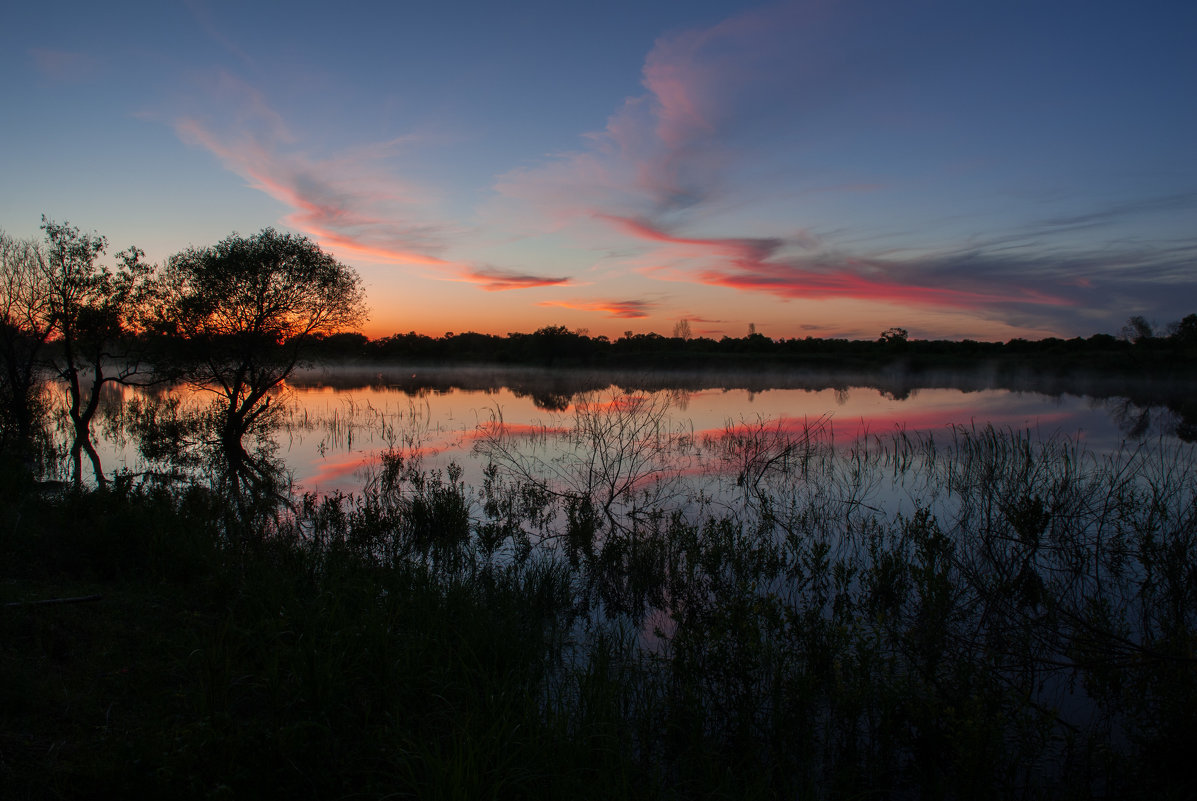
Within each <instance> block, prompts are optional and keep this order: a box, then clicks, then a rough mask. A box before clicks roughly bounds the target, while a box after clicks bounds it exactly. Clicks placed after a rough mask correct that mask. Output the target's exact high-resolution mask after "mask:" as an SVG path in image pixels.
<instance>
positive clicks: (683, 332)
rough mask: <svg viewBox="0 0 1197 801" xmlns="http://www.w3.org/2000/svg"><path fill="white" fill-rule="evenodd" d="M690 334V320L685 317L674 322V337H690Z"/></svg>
mask: <svg viewBox="0 0 1197 801" xmlns="http://www.w3.org/2000/svg"><path fill="white" fill-rule="evenodd" d="M690 336H691V334H690V321H689V320H687V319H686V318H685V317H683V318H682V319H680V320H678V321H677V322H676V323H674V324H673V338H674V339H689V338H690Z"/></svg>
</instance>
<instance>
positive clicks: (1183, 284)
mask: <svg viewBox="0 0 1197 801" xmlns="http://www.w3.org/2000/svg"><path fill="white" fill-rule="evenodd" d="M8 17H9V18H8V19H6V24H5V26H4V33H3V34H2V36H3V38H4V43H5V47H4V49H3V53H2V54H0V59H2V60H3V64H4V69H3V79H2V80H3V86H4V90H5V97H6V99H7V102H6V104H5V109H4V112H3V114H4V116H5V120H4V131H5V133H4V145H5V146H4V148H2V149H0V159H2V160H3V174H4V184H5V192H4V193H3V197H2V198H0V228H2V229H3V230H4V231H6V232H8V233H9V234H12V235H14V236H21V237H33V236H38V235H39V231H38V224H39V222H40V219H41V215H42V214H46V215H47V216H49V217H50V218H51V219H54V220H58V221H69V222H71V223H72V224H75V225H78V226H80V227H81V228H83V229H85V230H96V231H99V232H100V233H102V234H104V235H106V236H107V237H108V238H109V240H110V241H111V243H112V245H113V247H112V248H111V252H115V251H117V250H120V249H122V248H125V247H128V246H129V245H137V246H139V247H142V248H144V249H145V250H146V251H147V254H148V257H149V258H150V259H151V260H154V261H162V260H164V259H165V258H167V257H168V256H170V255H171V254H172V253H175V252H177V251H180V250H183V249H185V248H187V247H190V246H207V245H210V244H213V243H214V242H216V241H217V240H219V239H221V238H223V237H224V236H226V235H228V234H229V233H231V232H233V231H238V232H240V233H243V234H249V233H253V232H255V231H258V230H260V229H262V228H264V227H267V226H275V227H278V228H281V229H285V230H290V231H295V232H298V233H302V234H305V235H307V236H309V237H311V238H312V239H313V240H315V241H317V242H318V243H319V244H320V245H321V247H323V248H324V249H326V250H327V251H329V252H331V253H332V254H334V255H335V256H336V257H337V258H338V259H340V260H341V261H343V262H345V263H347V264H349V265H351V266H353V267H354V268H355V269H356V270H357V271H358V272H359V274H360V275H361V276H362V278H363V280H364V282H365V285H366V290H367V295H368V299H369V304H370V307H371V315H370V320H369V322H368V323H367V324H366V326H365V328H364V333H366V334H367V335H369V336H371V337H379V336H387V335H389V334H392V333H396V332H407V331H416V332H419V333H424V334H430V335H434V336H439V335H441V334H443V333H445V332H447V331H454V332H464V331H478V332H482V333H498V334H503V333H507V332H512V331H532V330H535V329H537V328H541V327H543V326H548V325H564V326H566V327H568V328H570V329H575V330H582V329H584V330H586V331H588V332H589V333H590V334H591V335H595V336H597V335H607V336H611V337H617V336H621V335H623V333H624V332H625V331H629V330H630V331H633V332H634V333H645V332H650V331H655V332H658V333H662V334H665V335H668V334H669V333H670V332H671V331H672V330H673V329H674V326H675V325H676V324H677V323H678V322H679V321H681V320H686V321H687V322H688V325H689V328H690V330H691V331H692V332H693V333H694V334H695V335H703V336H713V337H716V338H718V337H720V336H725V335H726V336H733V337H740V336H744V334H745V333H746V331H747V330H748V327H749V325H750V324H751V325H753V326H754V327H755V330H756V331H758V332H760V333H762V334H764V335H766V336H769V337H774V338H780V337H785V338H789V337H806V336H815V337H849V338H875V337H876V336H877V334H878V332H880V331H882V330H884V329H887V328H889V327H891V326H902V327H904V328H906V329H908V330H909V331H910V334H911V336H913V337H916V338H953V339H959V338H974V339H988V340H992V339H1002V340H1005V339H1009V338H1012V337H1025V338H1041V337H1045V336H1065V337H1070V336H1078V335H1079V336H1088V335H1090V334H1093V333H1100V332H1106V333H1116V332H1117V331H1118V329H1119V327H1120V326H1121V325H1122V323H1123V322H1124V321H1125V320H1126V319H1127V317H1128V316H1130V315H1143V316H1145V317H1146V318H1148V319H1149V320H1152V321H1153V322H1156V323H1158V324H1160V325H1163V324H1165V323H1167V322H1169V321H1172V320H1176V319H1179V318H1181V317H1183V316H1185V315H1186V314H1189V313H1192V312H1193V311H1194V310H1195V306H1197V304H1195V303H1194V301H1195V299H1197V269H1194V256H1195V254H1197V233H1195V231H1194V227H1193V224H1192V223H1193V219H1194V214H1195V212H1197V159H1194V158H1193V154H1192V142H1193V141H1197V105H1195V104H1194V103H1193V102H1192V99H1191V94H1192V92H1191V89H1192V78H1193V76H1194V75H1197V50H1195V49H1194V48H1193V47H1192V37H1193V34H1194V32H1197V11H1195V10H1194V6H1192V5H1191V4H1184V3H1170V2H1168V3H1156V4H1151V6H1150V7H1148V8H1142V9H1138V10H1134V11H1132V10H1130V9H1129V7H1118V6H1114V5H1111V4H1091V3H1073V2H1061V1H1060V0H1047V1H1046V2H1037V3H1021V2H1020V3H996V4H977V3H951V2H943V1H942V0H929V1H928V2H914V3H900V4H895V3H884V2H872V1H869V0H859V1H854V2H842V3H832V2H822V1H821V0H810V2H782V3H774V4H757V3H714V2H697V3H686V4H677V3H664V2H650V3H630V2H615V3H605V4H552V5H550V4H540V3H514V4H486V3H465V4H450V5H436V6H433V5H429V4H415V5H412V4H383V3H370V2H363V3H350V4H347V5H342V6H338V7H337V8H336V9H335V10H333V9H332V8H331V7H328V6H324V5H323V4H320V5H318V4H312V3H299V4H287V5H286V6H280V5H276V4H264V3H256V4H249V5H248V7H247V6H245V5H243V4H236V3H230V2H219V1H216V0H189V1H188V2H184V3H179V4H162V3H149V2H146V3H127V4H118V5H117V6H116V7H111V6H104V5H95V4H81V3H80V4H76V3H67V4H65V6H64V5H63V4H58V5H55V6H54V7H53V8H50V7H39V6H36V5H33V4H24V5H20V6H18V7H14V8H13V9H10V11H9V15H8ZM111 252H110V254H109V255H110V256H111Z"/></svg>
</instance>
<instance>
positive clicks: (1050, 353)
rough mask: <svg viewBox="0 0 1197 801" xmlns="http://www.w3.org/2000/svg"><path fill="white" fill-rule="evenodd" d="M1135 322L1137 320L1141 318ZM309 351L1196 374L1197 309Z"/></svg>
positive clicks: (317, 343)
mask: <svg viewBox="0 0 1197 801" xmlns="http://www.w3.org/2000/svg"><path fill="white" fill-rule="evenodd" d="M1136 323H1137V324H1138V325H1137V326H1136ZM309 344H310V346H311V347H310V349H309V351H308V352H309V353H310V354H311V355H312V356H313V357H315V358H317V359H320V360H332V361H380V362H405V363H406V362H412V363H444V362H454V363H467V362H473V363H496V364H527V365H542V366H549V367H620V368H623V367H656V368H661V367H666V368H672V367H676V368H687V369H692V368H700V367H721V366H722V367H736V368H743V367H747V366H750V365H753V364H761V365H778V364H786V365H796V366H804V367H811V368H837V369H838V368H869V367H876V366H883V365H890V364H901V365H902V366H904V367H906V368H908V369H915V370H917V369H920V368H957V367H973V366H977V365H979V364H983V363H998V364H1005V365H1009V366H1011V367H1018V368H1029V369H1038V370H1045V371H1058V370H1061V369H1065V370H1073V369H1084V368H1094V369H1102V370H1111V369H1114V370H1122V371H1128V372H1137V371H1141V370H1149V371H1151V372H1153V373H1160V372H1163V373H1175V374H1178V375H1179V374H1187V373H1191V371H1192V369H1193V366H1194V365H1195V364H1197V314H1190V315H1189V316H1187V317H1185V318H1184V319H1183V320H1181V321H1180V322H1178V323H1174V324H1172V325H1170V326H1168V333H1166V334H1164V335H1161V336H1155V335H1153V334H1152V333H1151V330H1150V327H1147V326H1145V325H1144V324H1143V323H1142V321H1141V320H1139V319H1138V318H1135V319H1133V320H1132V322H1131V323H1130V324H1128V326H1127V329H1126V330H1124V332H1123V334H1122V335H1121V336H1112V335H1110V334H1094V335H1093V336H1090V337H1088V338H1082V337H1074V338H1072V339H1060V338H1056V337H1049V338H1047V339H1040V340H1026V339H1012V340H1010V341H1009V342H979V341H976V340H971V339H965V340H958V341H957V340H922V339H912V338H910V337H909V336H908V335H907V333H906V331H904V330H903V329H900V328H893V329H889V330H887V331H885V332H883V333H882V334H881V335H880V336H879V337H878V338H877V339H875V340H850V339H817V338H814V337H806V338H803V339H784V338H783V339H771V338H769V337H767V336H764V335H762V334H759V333H754V334H749V335H748V336H744V337H738V338H737V337H727V336H725V337H723V338H721V339H710V338H707V337H680V336H673V337H667V336H662V335H660V334H655V333H649V334H630V333H629V334H627V335H625V336H622V337H620V338H618V339H614V340H612V339H609V338H607V337H605V336H594V337H592V336H589V335H587V334H586V333H584V332H576V331H571V330H569V329H568V328H565V327H564V326H549V327H545V328H541V329H539V330H537V331H535V332H533V333H530V334H527V333H510V334H507V335H505V336H500V335H496V334H478V333H473V332H469V333H461V334H455V333H446V334H445V335H444V336H440V337H431V336H427V335H424V334H417V333H415V332H409V333H406V334H394V335H392V336H388V337H382V338H379V339H368V338H367V337H365V336H364V335H362V334H356V333H341V334H333V335H327V336H319V337H313V338H311V339H310V342H309Z"/></svg>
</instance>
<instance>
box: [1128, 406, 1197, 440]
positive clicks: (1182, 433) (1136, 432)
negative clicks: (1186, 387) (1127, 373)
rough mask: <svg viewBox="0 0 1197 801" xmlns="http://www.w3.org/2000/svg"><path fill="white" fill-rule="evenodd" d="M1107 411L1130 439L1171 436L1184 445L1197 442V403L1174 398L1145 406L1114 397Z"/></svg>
mask: <svg viewBox="0 0 1197 801" xmlns="http://www.w3.org/2000/svg"><path fill="white" fill-rule="evenodd" d="M1106 408H1107V410H1108V411H1109V413H1110V419H1111V420H1112V421H1113V422H1114V425H1116V426H1117V427H1118V431H1119V432H1120V433H1121V434H1122V435H1123V436H1125V437H1127V438H1128V439H1143V438H1144V437H1148V436H1152V435H1172V436H1175V437H1177V438H1178V439H1180V440H1181V441H1183V442H1197V402H1194V401H1191V400H1188V399H1179V398H1173V399H1170V400H1167V401H1165V402H1163V403H1142V402H1138V401H1136V400H1133V399H1131V398H1112V399H1110V400H1109V401H1108V402H1107V404H1106Z"/></svg>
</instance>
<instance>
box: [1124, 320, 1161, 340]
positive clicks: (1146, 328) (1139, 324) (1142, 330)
mask: <svg viewBox="0 0 1197 801" xmlns="http://www.w3.org/2000/svg"><path fill="white" fill-rule="evenodd" d="M1152 334H1153V332H1152V327H1151V323H1149V322H1147V318H1146V317H1144V316H1143V315H1141V314H1136V315H1134V316H1133V317H1131V318H1130V319H1128V320H1127V321H1126V325H1124V326H1122V331H1121V335H1122V338H1123V339H1125V340H1126V341H1127V342H1134V343H1135V344H1138V343H1140V342H1142V341H1143V340H1145V339H1151V337H1152Z"/></svg>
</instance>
